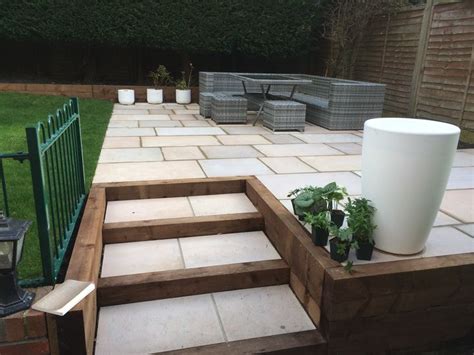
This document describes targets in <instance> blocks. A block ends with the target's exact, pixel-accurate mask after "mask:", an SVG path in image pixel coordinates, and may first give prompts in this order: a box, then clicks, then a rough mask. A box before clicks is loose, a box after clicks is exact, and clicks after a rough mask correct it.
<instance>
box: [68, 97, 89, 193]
mask: <svg viewBox="0 0 474 355" xmlns="http://www.w3.org/2000/svg"><path fill="white" fill-rule="evenodd" d="M71 101H72V107H73V112H74V113H75V114H77V127H76V130H77V138H76V139H77V147H78V149H79V154H78V160H79V162H78V163H79V168H80V169H79V170H80V172H79V180H80V187H81V189H80V191H81V193H83V194H85V193H86V177H85V170H84V153H83V149H82V134H81V115H80V113H79V100H78V99H77V97H73V98H72V99H71Z"/></svg>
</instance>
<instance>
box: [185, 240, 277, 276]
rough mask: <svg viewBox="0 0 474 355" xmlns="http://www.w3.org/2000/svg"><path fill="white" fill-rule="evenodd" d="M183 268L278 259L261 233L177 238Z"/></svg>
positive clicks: (275, 252)
mask: <svg viewBox="0 0 474 355" xmlns="http://www.w3.org/2000/svg"><path fill="white" fill-rule="evenodd" d="M179 243H180V245H181V251H182V253H183V259H184V265H185V267H186V268H187V269H189V268H196V267H205V266H217V265H228V264H236V263H246V262H253V261H263V260H276V259H281V257H280V255H279V254H278V252H277V251H276V250H275V248H274V247H273V245H272V243H271V242H270V241H269V240H268V238H267V236H266V235H265V233H263V232H261V231H255V232H244V233H229V234H216V235H206V236H201V237H191V238H180V240H179Z"/></svg>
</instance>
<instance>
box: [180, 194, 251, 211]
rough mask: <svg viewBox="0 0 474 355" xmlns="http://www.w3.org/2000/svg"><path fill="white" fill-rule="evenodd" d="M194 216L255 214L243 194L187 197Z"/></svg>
mask: <svg viewBox="0 0 474 355" xmlns="http://www.w3.org/2000/svg"><path fill="white" fill-rule="evenodd" d="M189 202H190V203H191V207H192V209H193V211H194V214H195V215H196V216H212V215H219V214H229V213H248V212H257V209H256V208H255V206H254V205H253V204H252V202H251V201H250V200H249V199H248V197H247V195H246V194H244V193H235V194H219V195H202V196H189Z"/></svg>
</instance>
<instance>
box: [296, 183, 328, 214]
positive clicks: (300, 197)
mask: <svg viewBox="0 0 474 355" xmlns="http://www.w3.org/2000/svg"><path fill="white" fill-rule="evenodd" d="M293 196H294V197H293ZM288 197H293V198H292V199H291V204H292V205H293V213H294V214H295V215H296V216H298V219H299V220H300V221H304V219H305V215H304V214H305V213H306V212H313V213H315V214H317V213H319V212H321V211H324V210H325V209H326V202H325V201H324V199H323V197H322V195H321V188H319V187H314V186H306V187H304V188H299V189H295V190H293V191H291V192H290V193H289V194H288Z"/></svg>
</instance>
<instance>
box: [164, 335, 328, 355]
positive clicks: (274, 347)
mask: <svg viewBox="0 0 474 355" xmlns="http://www.w3.org/2000/svg"><path fill="white" fill-rule="evenodd" d="M257 353H258V354H294V355H306V354H308V355H309V354H313V355H323V354H327V344H326V340H324V338H323V336H322V335H321V333H320V332H319V331H318V330H308V331H304V332H297V333H289V334H280V335H272V336H267V337H260V338H253V339H245V340H238V341H231V342H228V343H219V344H212V345H204V346H197V347H193V348H188V349H182V350H175V351H166V352H162V353H160V354H169V355H172V354H182V355H186V354H209V355H221V354H226V355H237V354H239V355H240V354H257Z"/></svg>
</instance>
